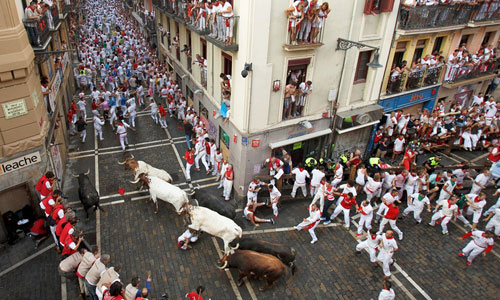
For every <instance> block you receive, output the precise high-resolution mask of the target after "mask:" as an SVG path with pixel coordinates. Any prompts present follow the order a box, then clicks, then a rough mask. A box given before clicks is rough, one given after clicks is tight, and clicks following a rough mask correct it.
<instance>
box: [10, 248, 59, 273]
mask: <svg viewBox="0 0 500 300" xmlns="http://www.w3.org/2000/svg"><path fill="white" fill-rule="evenodd" d="M54 246H55V244H53V243H52V244H51V245H50V246H47V247H45V248H44V249H42V250H40V251H38V252H37V253H34V254H32V255H30V256H28V257H26V258H25V259H23V260H21V261H20V262H17V263H15V264H14V265H12V266H10V267H8V268H7V269H5V270H3V271H2V272H0V277H2V276H3V275H5V274H7V273H9V272H10V271H12V270H15V269H17V268H18V267H20V266H22V265H24V264H25V263H27V262H29V261H30V260H32V259H33V258H36V257H38V256H40V255H41V254H43V253H45V252H47V251H48V250H50V249H52V248H54Z"/></svg>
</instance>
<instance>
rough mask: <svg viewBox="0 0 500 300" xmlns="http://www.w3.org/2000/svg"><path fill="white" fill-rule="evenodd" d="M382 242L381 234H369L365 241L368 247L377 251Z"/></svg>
mask: <svg viewBox="0 0 500 300" xmlns="http://www.w3.org/2000/svg"><path fill="white" fill-rule="evenodd" d="M381 240H382V235H380V234H375V235H371V234H368V238H367V239H366V240H365V242H366V244H367V245H368V247H370V248H372V249H375V248H378V246H379V245H380V241H381Z"/></svg>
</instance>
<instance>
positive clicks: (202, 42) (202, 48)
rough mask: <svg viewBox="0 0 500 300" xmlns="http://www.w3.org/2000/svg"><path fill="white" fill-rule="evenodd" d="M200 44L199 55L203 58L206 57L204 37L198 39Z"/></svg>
mask: <svg viewBox="0 0 500 300" xmlns="http://www.w3.org/2000/svg"><path fill="white" fill-rule="evenodd" d="M200 44H201V56H202V57H203V58H205V59H206V58H207V41H206V40H204V39H200Z"/></svg>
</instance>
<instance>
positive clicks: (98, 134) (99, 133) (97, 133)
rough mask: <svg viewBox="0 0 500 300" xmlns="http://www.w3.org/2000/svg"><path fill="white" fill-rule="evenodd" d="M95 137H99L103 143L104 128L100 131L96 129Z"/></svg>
mask: <svg viewBox="0 0 500 300" xmlns="http://www.w3.org/2000/svg"><path fill="white" fill-rule="evenodd" d="M95 135H97V136H98V137H99V140H101V141H102V140H103V138H102V128H100V129H97V128H96V129H95Z"/></svg>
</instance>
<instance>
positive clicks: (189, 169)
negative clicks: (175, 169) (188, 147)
mask: <svg viewBox="0 0 500 300" xmlns="http://www.w3.org/2000/svg"><path fill="white" fill-rule="evenodd" d="M191 166H193V165H192V164H190V163H186V179H187V180H191Z"/></svg>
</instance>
